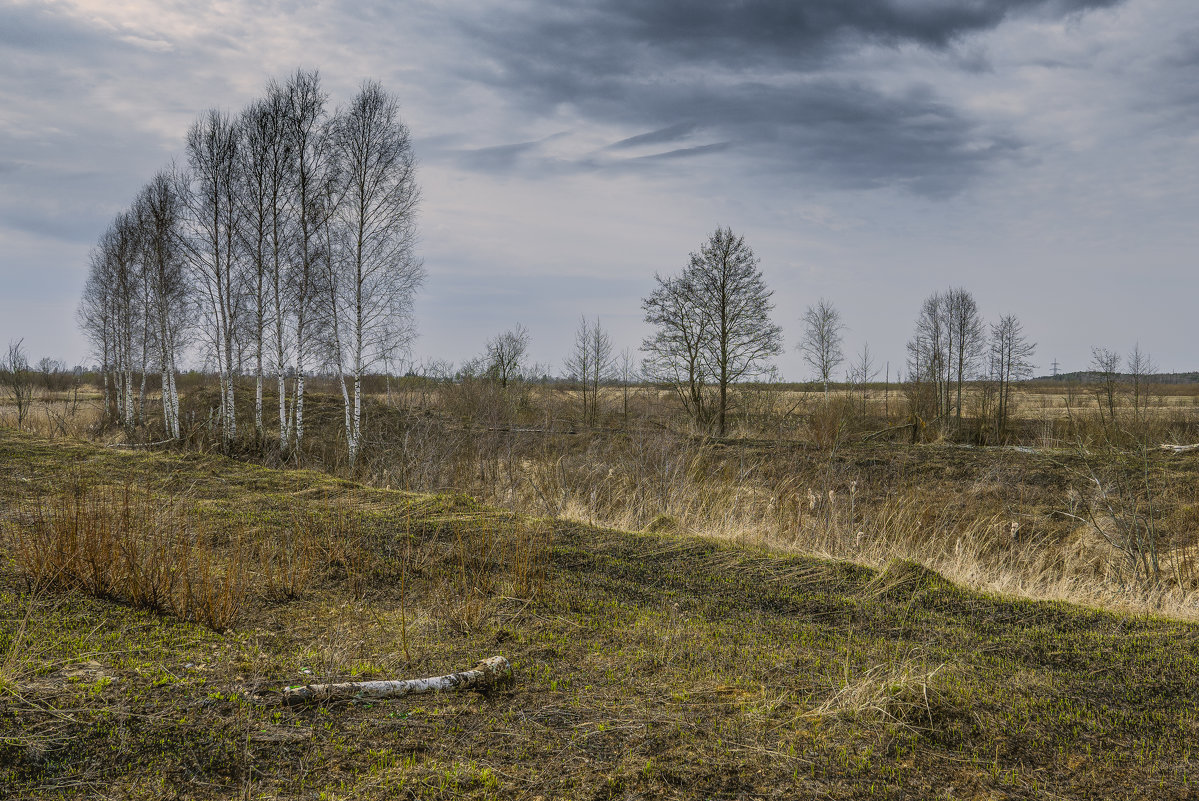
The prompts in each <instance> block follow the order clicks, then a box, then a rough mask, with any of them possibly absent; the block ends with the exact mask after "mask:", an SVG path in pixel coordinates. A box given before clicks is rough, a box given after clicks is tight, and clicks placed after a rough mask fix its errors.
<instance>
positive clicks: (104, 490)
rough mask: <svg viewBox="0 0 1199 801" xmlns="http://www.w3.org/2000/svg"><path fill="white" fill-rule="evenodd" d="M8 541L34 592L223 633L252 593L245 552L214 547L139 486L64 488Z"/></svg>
mask: <svg viewBox="0 0 1199 801" xmlns="http://www.w3.org/2000/svg"><path fill="white" fill-rule="evenodd" d="M5 528H6V531H5V534H6V536H5V539H6V540H7V541H8V544H9V548H10V551H11V553H12V556H13V559H14V561H15V563H16V566H17V568H18V569H19V570H20V571H21V573H22V574H23V575H24V577H25V580H26V582H27V583H28V586H29V588H30V590H31V591H34V592H36V591H40V590H77V591H81V592H85V593H87V594H89V595H93V596H96V597H98V598H106V599H112V600H118V601H121V602H123V603H127V604H129V605H131V606H134V607H137V608H142V609H151V610H154V611H156V612H161V613H166V614H171V615H174V616H175V617H178V618H180V619H182V620H189V621H194V622H196V623H200V624H203V625H205V626H208V627H209V628H212V629H214V630H216V631H223V630H225V629H227V628H229V627H230V626H231V625H232V624H233V623H234V621H235V620H236V619H237V616H238V614H239V612H240V611H241V608H242V604H243V602H244V600H245V597H246V594H247V591H248V588H249V572H248V563H247V560H246V559H245V552H244V551H243V550H242V549H241V548H240V547H239V546H238V545H237V544H236V543H234V544H227V545H226V546H224V547H218V546H217V545H216V544H215V542H214V541H215V539H216V537H215V536H214V534H215V533H214V532H212V531H211V530H209V529H208V528H207V527H206V526H205V525H204V523H203V522H202V521H201V520H200V519H199V518H197V517H196V516H194V515H192V514H190V513H189V512H188V511H187V509H186V508H185V507H184V505H183V504H182V503H181V502H180V501H178V500H175V499H169V498H162V497H160V496H157V495H155V494H154V493H153V492H151V491H150V490H148V489H146V488H145V487H142V486H138V485H135V484H132V483H127V484H125V485H124V486H122V487H115V488H114V487H89V486H86V485H84V484H82V483H80V482H78V481H74V482H68V483H67V484H66V486H65V487H64V488H63V489H62V490H61V491H60V492H58V493H57V494H55V495H53V496H51V497H49V498H44V499H41V500H39V501H37V502H35V503H32V504H30V505H28V506H27V507H26V508H24V509H22V510H19V511H18V512H17V513H16V514H15V515H14V516H13V519H12V520H10V521H9V522H8V523H7V524H6V526H5Z"/></svg>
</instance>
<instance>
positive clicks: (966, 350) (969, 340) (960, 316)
mask: <svg viewBox="0 0 1199 801" xmlns="http://www.w3.org/2000/svg"><path fill="white" fill-rule="evenodd" d="M942 309H943V311H944V313H945V331H946V332H947V333H948V335H949V336H948V340H947V345H948V348H947V350H948V352H949V357H950V359H949V363H948V365H947V366H948V368H949V380H950V381H952V382H953V385H954V389H955V397H954V404H953V408H954V415H955V418H956V421H957V429H958V430H959V431H960V430H961V427H962V389H963V387H964V385H965V382H966V380H967V379H970V378H973V377H974V376H975V373H977V370H978V362H979V359H980V358H981V356H982V353H983V348H984V345H985V339H984V335H983V323H982V318H981V317H980V316H979V313H978V303H977V302H975V300H974V296H973V295H971V294H970V293H969V292H967V291H966V290H965V289H962V288H961V287H955V288H950V289H949V291H948V292H946V293H945V295H944V300H943V302H942ZM948 406H949V404H948V398H947V399H946V408H947V409H948Z"/></svg>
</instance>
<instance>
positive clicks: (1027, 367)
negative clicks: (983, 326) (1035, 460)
mask: <svg viewBox="0 0 1199 801" xmlns="http://www.w3.org/2000/svg"><path fill="white" fill-rule="evenodd" d="M1036 348H1037V345H1036V343H1035V342H1029V341H1028V338H1027V337H1025V335H1024V327H1023V326H1022V325H1021V323H1020V320H1019V319H1017V318H1016V316H1015V315H1012V314H1007V315H1004V316H1003V317H1000V318H999V322H997V323H992V324H991V348H990V353H991V372H992V380H993V381H994V382H995V385H996V389H997V393H996V399H995V402H996V410H995V437H996V439H997V440H1000V441H1002V440H1003V438H1004V437H1005V436H1006V434H1007V426H1008V421H1009V420H1010V419H1011V415H1012V384H1013V383H1015V382H1017V381H1022V380H1024V379H1025V378H1028V377H1029V376H1031V375H1032V371H1033V364H1032V362H1031V361H1030V360H1031V359H1032V355H1033V353H1034V352H1035V351H1036Z"/></svg>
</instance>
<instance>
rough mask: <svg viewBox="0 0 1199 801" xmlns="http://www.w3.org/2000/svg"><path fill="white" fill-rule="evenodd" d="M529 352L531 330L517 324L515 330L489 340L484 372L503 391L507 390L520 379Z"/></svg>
mask: <svg viewBox="0 0 1199 801" xmlns="http://www.w3.org/2000/svg"><path fill="white" fill-rule="evenodd" d="M528 350H529V329H527V328H525V327H524V326H523V325H521V324H520V323H517V324H516V326H515V327H514V328H510V329H508V330H507V331H504V332H503V333H500V334H496V335H495V336H494V337H492V338H491V339H489V340H487V349H486V351H485V353H484V355H483V370H484V372H485V374H486V375H487V377H488V378H490V379H491V380H493V381H495V382H496V383H498V384H499V385H500V388H501V389H507V388H508V385H509V384H510V383H512V382H513V381H515V380H516V379H518V378H520V376H521V369H522V367H523V366H524V363H525V355H526V354H527V353H528Z"/></svg>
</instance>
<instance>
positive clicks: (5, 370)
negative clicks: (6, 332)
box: [0, 339, 34, 428]
mask: <svg viewBox="0 0 1199 801" xmlns="http://www.w3.org/2000/svg"><path fill="white" fill-rule="evenodd" d="M23 341H24V340H20V339H18V340H17V341H16V342H9V343H8V354H7V355H6V356H5V358H4V361H3V362H0V385H2V386H3V387H4V391H5V394H6V395H7V396H8V398H9V399H10V400H11V401H12V404H13V406H14V407H15V408H16V410H17V428H24V427H25V418H26V416H28V414H29V410H30V408H31V407H32V406H33V384H34V373H33V371H32V370H30V369H29V360H28V359H27V358H26V357H25V351H23V350H22V349H21V343H22V342H23Z"/></svg>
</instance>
